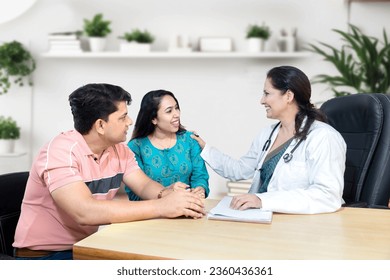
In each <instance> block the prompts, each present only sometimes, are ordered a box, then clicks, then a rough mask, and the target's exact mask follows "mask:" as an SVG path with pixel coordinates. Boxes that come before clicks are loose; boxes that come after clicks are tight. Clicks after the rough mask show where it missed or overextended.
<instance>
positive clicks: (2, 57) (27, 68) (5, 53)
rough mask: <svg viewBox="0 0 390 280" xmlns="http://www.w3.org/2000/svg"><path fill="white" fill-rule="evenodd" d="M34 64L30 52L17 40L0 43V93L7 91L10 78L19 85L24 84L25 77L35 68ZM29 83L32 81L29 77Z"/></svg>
mask: <svg viewBox="0 0 390 280" xmlns="http://www.w3.org/2000/svg"><path fill="white" fill-rule="evenodd" d="M35 67H36V64H35V60H34V58H33V57H32V55H31V53H30V52H29V51H28V50H27V49H26V48H25V47H24V46H23V45H22V44H21V43H20V42H18V41H12V42H6V43H3V44H2V45H0V95H1V94H4V93H7V92H8V90H9V89H10V87H11V79H12V77H13V78H14V83H15V84H18V85H19V86H23V85H24V79H25V77H27V76H29V75H30V74H31V73H32V72H33V71H34V70H35ZM28 83H29V84H30V85H31V84H32V81H31V80H30V79H29V81H28Z"/></svg>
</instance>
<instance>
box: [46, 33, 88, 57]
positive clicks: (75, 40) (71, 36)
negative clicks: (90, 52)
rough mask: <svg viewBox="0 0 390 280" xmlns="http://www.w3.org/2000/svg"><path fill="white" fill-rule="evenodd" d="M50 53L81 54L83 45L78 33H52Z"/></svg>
mask: <svg viewBox="0 0 390 280" xmlns="http://www.w3.org/2000/svg"><path fill="white" fill-rule="evenodd" d="M48 39H49V52H51V53H81V52H82V49H81V43H80V40H79V34H78V33H77V32H58V33H50V34H49V36H48Z"/></svg>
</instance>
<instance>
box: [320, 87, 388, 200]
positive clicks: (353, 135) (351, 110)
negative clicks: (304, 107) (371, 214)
mask: <svg viewBox="0 0 390 280" xmlns="http://www.w3.org/2000/svg"><path fill="white" fill-rule="evenodd" d="M321 110H322V111H323V112H324V113H325V114H326V115H327V117H328V122H329V124H330V125H332V126H333V127H334V128H335V129H336V130H337V131H339V132H340V133H341V135H342V136H343V137H344V140H345V142H346V144H347V155H346V170H345V174H344V193H343V198H344V200H345V202H346V204H345V205H344V206H352V207H385V206H387V203H388V201H389V197H390V172H389V171H390V162H389V154H390V145H389V141H390V139H389V138H390V127H389V126H390V100H389V96H387V95H385V94H353V95H349V96H343V97H337V98H333V99H330V100H328V101H326V102H325V103H324V104H323V105H322V106H321ZM386 170H387V172H386Z"/></svg>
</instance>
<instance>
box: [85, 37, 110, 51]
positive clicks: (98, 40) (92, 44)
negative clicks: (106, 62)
mask: <svg viewBox="0 0 390 280" xmlns="http://www.w3.org/2000/svg"><path fill="white" fill-rule="evenodd" d="M88 39H89V48H90V50H91V52H102V51H104V50H105V48H106V41H107V40H106V38H104V37H89V38H88Z"/></svg>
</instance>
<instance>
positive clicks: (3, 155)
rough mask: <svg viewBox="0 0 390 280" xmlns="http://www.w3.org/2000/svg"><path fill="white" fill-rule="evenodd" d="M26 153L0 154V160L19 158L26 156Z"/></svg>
mask: <svg viewBox="0 0 390 280" xmlns="http://www.w3.org/2000/svg"><path fill="white" fill-rule="evenodd" d="M26 154H27V153H26V152H15V153H7V154H0V158H3V157H21V156H24V155H26Z"/></svg>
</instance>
